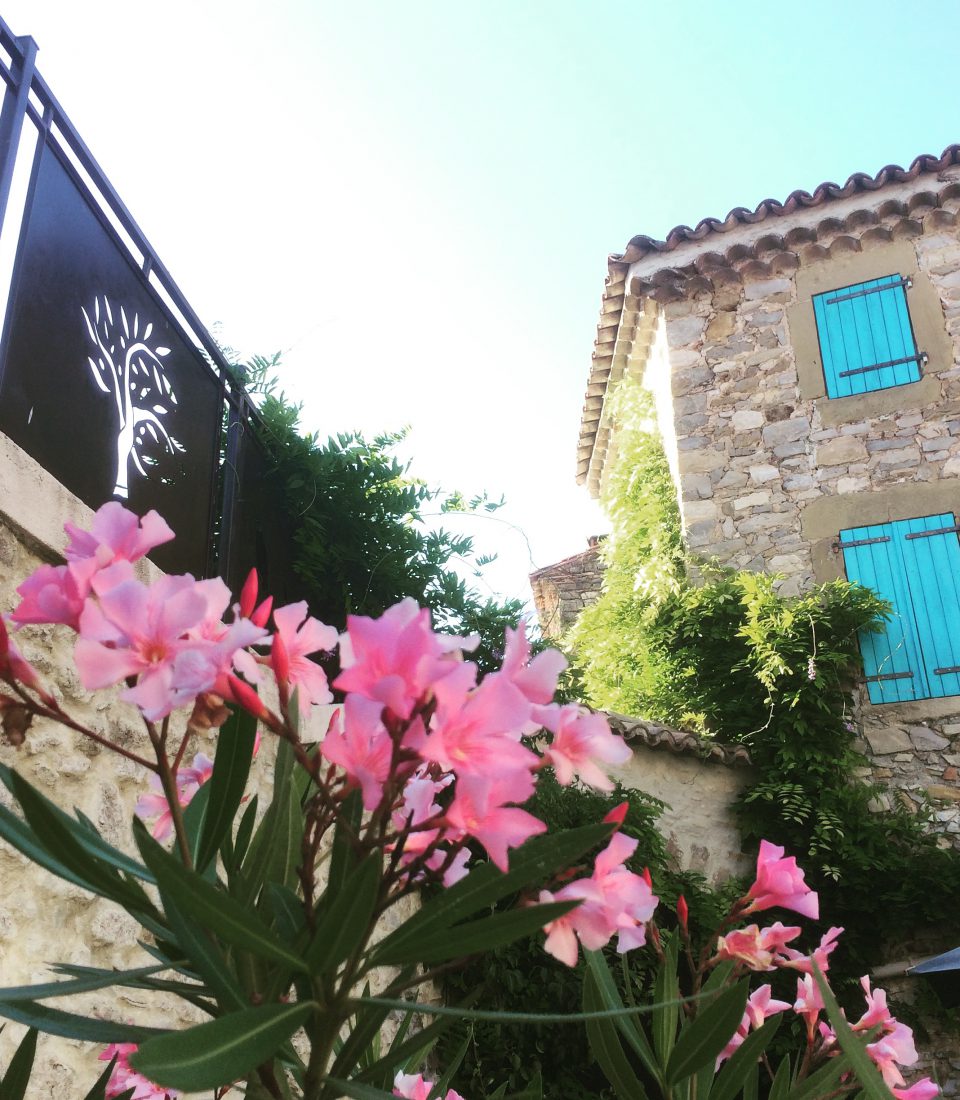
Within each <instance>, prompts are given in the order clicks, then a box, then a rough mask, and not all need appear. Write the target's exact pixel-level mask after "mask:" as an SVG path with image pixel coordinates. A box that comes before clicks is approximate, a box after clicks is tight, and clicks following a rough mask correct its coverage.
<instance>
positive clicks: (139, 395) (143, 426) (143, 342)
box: [81, 295, 186, 500]
mask: <svg viewBox="0 0 960 1100" xmlns="http://www.w3.org/2000/svg"><path fill="white" fill-rule="evenodd" d="M81 310H82V312H83V319H84V320H85V321H86V322H87V332H89V333H90V339H91V340H92V341H93V342H94V344H95V345H96V348H97V352H96V356H95V357H94V356H93V355H89V356H87V362H88V363H89V364H90V370H91V372H92V373H93V379H94V381H95V382H96V383H97V385H98V386H99V387H100V389H101V390H102V391H103V392H104V393H112V394H113V397H114V400H115V402H116V406H117V416H118V418H119V423H120V428H119V431H118V433H117V478H116V484H115V485H114V487H113V495H114V496H116V497H120V498H121V499H123V500H126V499H127V497H128V495H129V470H130V462H131V460H132V462H133V464H134V466H135V467H136V469H137V470H138V471H139V472H140V473H141V474H142V475H143V476H144V477H149V476H150V473H149V471H150V470H151V469H152V468H154V467H156V466H157V465H159V461H160V460H159V459H158V458H157V457H156V455H153V454H150V453H149V451H150V448H151V443H152V444H153V445H155V446H157V447H160V448H161V449H162V450H165V451H166V452H167V453H168V454H171V455H173V454H176V453H177V452H179V453H181V454H182V453H184V451H185V450H186V448H185V447H184V446H183V444H182V443H180V441H179V440H178V439H175V438H174V436H172V435H171V434H170V432H169V431H168V430H167V428H166V426H165V425H164V423H163V421H162V420H161V419H160V418H161V417H164V416H167V415H168V414H169V413H170V412H171V410H172V409H173V408H174V407H175V406H176V404H177V395H176V394H175V393H174V392H173V386H172V385H171V383H170V379H169V378H167V376H166V374H165V373H164V370H163V359H164V357H165V356H167V355H169V354H170V349H169V348H164V347H160V346H154V347H151V346H150V345H149V344H148V341H149V339H150V335H151V333H152V332H153V323H152V322H151V323H149V324H147V325H145V326H144V328H143V331H142V332H141V331H140V316H139V314H137V313H135V314H134V315H133V319H132V321H131V320H129V319H128V318H127V314H126V311H125V310H124V308H123V306H121V307H120V323H119V325H118V324H117V322H116V320H115V319H114V313H113V310H112V309H111V307H110V300H109V299H108V298H107V296H106V295H104V296H103V298H102V299H101V298H99V297H98V298H94V301H93V318H92V319H91V317H90V314H89V313H87V310H86V308H85V307H83V306H81ZM160 480H161V481H162V482H163V483H164V484H169V483H170V481H171V480H172V479H170V478H166V477H163V476H162V475H161V476H160Z"/></svg>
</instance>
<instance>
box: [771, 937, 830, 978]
mask: <svg viewBox="0 0 960 1100" xmlns="http://www.w3.org/2000/svg"><path fill="white" fill-rule="evenodd" d="M841 932H843V929H842V928H830V929H828V930H827V931H826V932H825V933H824V935H823V936H822V937H821V938H820V946H819V947H816V948H814V950H813V951H812V952H811V953H810V954H809V955H804V954H802V953H801V952H799V951H794V949H793V948H792V947H788V948H787V949H786V950H785V951H784V955H785V958H784V959H782V960H780V961H779V963H778V965H779V966H786V967H789V968H790V969H791V970H799V971H800V972H801V973H803V974H812V973H813V964H814V963H816V964H817V967H818V968H819V970H820V971H821V973H823V974H826V972H827V971H828V970H829V969H830V955H831V953H832V952H833V950H834V948H835V947H836V946H837V938H838V937H839V936H840V934H841Z"/></svg>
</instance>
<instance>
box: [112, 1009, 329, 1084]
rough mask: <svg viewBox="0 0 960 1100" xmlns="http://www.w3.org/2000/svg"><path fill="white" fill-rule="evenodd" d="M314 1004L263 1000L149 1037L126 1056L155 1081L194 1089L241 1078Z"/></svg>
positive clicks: (266, 1057) (276, 1048)
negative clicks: (182, 1028) (185, 1027)
mask: <svg viewBox="0 0 960 1100" xmlns="http://www.w3.org/2000/svg"><path fill="white" fill-rule="evenodd" d="M316 1008H317V1005H316V1004H314V1003H313V1002H312V1001H307V1002H306V1003H305V1004H268V1005H258V1006H257V1007H256V1008H246V1009H244V1010H243V1011H242V1012H231V1013H230V1014H229V1015H227V1016H221V1017H220V1018H219V1019H217V1020H210V1021H209V1022H207V1023H205V1024H198V1025H197V1026H196V1027H190V1028H187V1029H186V1030H185V1031H176V1032H172V1033H170V1034H168V1035H163V1036H160V1037H159V1038H157V1039H151V1040H150V1041H149V1042H146V1043H144V1044H143V1045H142V1046H141V1047H140V1049H139V1050H138V1051H137V1052H136V1053H135V1054H131V1055H130V1065H131V1066H133V1068H134V1069H135V1070H136V1071H137V1072H138V1073H142V1074H143V1075H144V1077H147V1078H149V1079H150V1080H151V1081H155V1082H156V1083H157V1084H158V1085H167V1086H170V1087H173V1088H178V1089H184V1090H185V1091H187V1092H198V1091H200V1090H201V1089H213V1088H217V1087H218V1086H219V1085H226V1084H229V1083H230V1082H231V1081H236V1080H238V1079H239V1078H242V1077H245V1076H246V1075H247V1074H248V1073H250V1072H251V1070H254V1069H256V1067H257V1066H260V1065H262V1064H263V1063H264V1062H267V1061H269V1060H270V1059H272V1058H273V1057H275V1056H276V1055H277V1053H278V1052H279V1050H280V1048H281V1047H282V1046H283V1045H284V1043H285V1042H286V1041H287V1039H289V1038H290V1036H291V1035H293V1033H294V1032H295V1031H296V1030H297V1029H298V1028H299V1027H300V1026H301V1025H302V1024H303V1022H304V1021H305V1020H306V1018H307V1017H308V1016H309V1015H310V1013H311V1012H313V1011H314V1010H315V1009H316Z"/></svg>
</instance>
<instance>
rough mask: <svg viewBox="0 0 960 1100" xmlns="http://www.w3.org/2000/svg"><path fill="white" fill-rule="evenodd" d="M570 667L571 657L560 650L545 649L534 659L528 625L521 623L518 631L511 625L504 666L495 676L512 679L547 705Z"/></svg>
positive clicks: (532, 698)
mask: <svg viewBox="0 0 960 1100" xmlns="http://www.w3.org/2000/svg"><path fill="white" fill-rule="evenodd" d="M566 667H567V659H566V657H564V655H563V654H562V653H561V652H560V651H559V650H557V649H545V650H543V651H542V652H541V653H538V654H537V655H536V657H534V658H533V660H532V661H531V660H530V642H529V639H528V638H527V632H526V625H525V624H524V623H521V624H520V625H519V626H518V627H517V629H516V630H511V629H510V627H509V626H508V627H507V631H506V645H505V646H504V654H503V665H502V667H501V668H500V670H499V671H498V672H495V673H493V675H494V676H502V677H503V678H504V679H506V680H509V681H510V682H511V683H512V684H513V685H514V686H515V687H516V688H517V689H518V690H519V691H521V692H522V693H523V695H524V696H526V698H527V700H528V701H529V702H531V703H538V704H541V705H545V704H547V703H550V702H552V701H553V696H554V694H555V692H556V690H557V678H558V677H559V676H560V673H561V672H563V670H564V669H565V668H566ZM531 732H532V731H531Z"/></svg>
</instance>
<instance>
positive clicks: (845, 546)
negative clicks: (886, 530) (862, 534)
mask: <svg viewBox="0 0 960 1100" xmlns="http://www.w3.org/2000/svg"><path fill="white" fill-rule="evenodd" d="M889 541H890V536H889V535H879V536H878V537H877V538H875V539H854V540H853V541H852V542H841V541H840V540H839V539H837V540H836V541H835V542H834V543H833V552H834V553H835V554H839V553H840V551H841V550H849V549H850V547H851V546H871V545H872V544H873V543H875V542H889Z"/></svg>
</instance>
